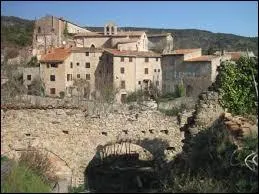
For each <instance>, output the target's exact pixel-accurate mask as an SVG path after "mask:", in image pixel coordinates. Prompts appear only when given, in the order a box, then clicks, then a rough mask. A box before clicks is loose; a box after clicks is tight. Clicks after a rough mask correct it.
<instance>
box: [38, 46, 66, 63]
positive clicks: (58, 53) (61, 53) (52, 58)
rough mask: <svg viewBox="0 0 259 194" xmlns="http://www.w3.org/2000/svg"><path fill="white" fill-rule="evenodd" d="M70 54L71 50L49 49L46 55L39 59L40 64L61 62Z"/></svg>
mask: <svg viewBox="0 0 259 194" xmlns="http://www.w3.org/2000/svg"><path fill="white" fill-rule="evenodd" d="M70 53H71V48H54V49H52V50H51V49H50V50H49V51H48V53H47V54H45V55H43V56H42V57H41V59H40V62H63V61H64V60H65V59H66V58H67V57H68V56H69V55H70Z"/></svg>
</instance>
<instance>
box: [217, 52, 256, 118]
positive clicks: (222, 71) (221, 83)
mask: <svg viewBox="0 0 259 194" xmlns="http://www.w3.org/2000/svg"><path fill="white" fill-rule="evenodd" d="M257 66H258V61H255V60H254V59H253V58H248V57H241V58H240V59H239V60H238V61H237V62H236V63H233V62H228V61H225V62H223V63H222V64H221V66H220V67H219V74H218V76H217V80H216V85H217V88H218V90H219V93H220V94H221V96H222V99H221V101H220V103H221V104H222V106H223V107H225V108H228V109H229V111H230V112H231V113H233V114H240V115H246V114H256V113H257V107H256V103H255V102H256V101H257V97H256V90H255V87H254V80H253V74H254V79H255V82H257V83H258V71H257Z"/></svg>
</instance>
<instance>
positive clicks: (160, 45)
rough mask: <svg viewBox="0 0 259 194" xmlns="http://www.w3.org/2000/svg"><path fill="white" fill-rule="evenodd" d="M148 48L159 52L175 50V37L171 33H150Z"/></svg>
mask: <svg viewBox="0 0 259 194" xmlns="http://www.w3.org/2000/svg"><path fill="white" fill-rule="evenodd" d="M147 38H148V49H149V50H152V51H155V52H158V53H170V52H171V51H173V45H174V39H173V36H172V35H171V33H165V34H148V35H147Z"/></svg>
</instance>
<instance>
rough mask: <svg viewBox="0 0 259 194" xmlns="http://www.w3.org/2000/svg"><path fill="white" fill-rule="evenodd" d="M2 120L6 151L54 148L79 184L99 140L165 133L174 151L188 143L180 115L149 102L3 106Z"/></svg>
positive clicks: (3, 150) (12, 153) (163, 136)
mask: <svg viewBox="0 0 259 194" xmlns="http://www.w3.org/2000/svg"><path fill="white" fill-rule="evenodd" d="M106 113H107V112H106ZM1 124H2V127H1V153H2V154H6V155H7V156H9V157H15V156H17V153H18V152H19V150H25V149H26V148H28V146H29V145H30V146H32V147H36V148H38V149H44V150H48V151H50V152H51V153H53V154H54V155H56V156H57V157H58V158H60V159H61V160H62V161H64V162H65V164H67V166H68V168H69V169H71V172H72V185H74V186H75V185H78V184H81V183H82V182H83V181H84V171H85V169H86V167H87V165H88V163H89V162H90V161H91V160H92V158H93V157H94V155H95V154H96V151H97V150H96V148H97V146H98V145H105V144H107V143H108V142H116V141H117V140H120V139H132V140H141V139H146V138H147V139H156V138H159V139H160V138H161V139H163V140H166V141H168V146H169V147H171V148H174V149H173V150H174V154H176V153H179V152H181V149H182V142H181V140H182V135H181V132H180V130H179V127H178V125H177V119H176V118H175V117H168V116H165V115H163V114H162V113H160V112H158V111H156V110H149V109H147V108H145V109H143V108H139V109H137V108H132V106H131V108H130V110H129V107H128V106H124V108H114V107H113V108H112V109H109V113H107V114H90V113H89V112H88V111H87V108H86V109H84V108H82V109H79V108H74V109H72V108H62V109H58V108H52V109H49V108H47V107H44V108H42V109H40V107H38V108H37V107H34V108H33V109H26V108H25V107H22V108H21V109H17V110H15V109H13V108H12V107H11V108H10V107H9V108H8V107H2V109H1ZM157 146H158V145H153V148H154V149H157ZM164 149H166V148H164ZM174 154H173V155H174Z"/></svg>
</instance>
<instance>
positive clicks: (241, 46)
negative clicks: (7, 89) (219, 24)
mask: <svg viewBox="0 0 259 194" xmlns="http://www.w3.org/2000/svg"><path fill="white" fill-rule="evenodd" d="M33 23H34V22H33V21H31V20H26V19H21V18H18V17H13V16H1V35H2V36H1V45H2V47H5V46H10V45H12V46H29V45H31V44H32V34H33ZM87 29H89V30H91V31H103V27H87ZM119 30H124V31H128V30H144V31H146V32H147V33H150V34H156V33H161V32H165V33H167V32H169V33H172V35H173V36H174V46H175V48H197V47H201V48H202V49H203V51H204V53H205V54H206V53H207V52H208V50H209V49H210V50H211V49H213V50H216V49H220V48H224V49H225V50H229V51H239V50H246V49H249V50H251V51H253V52H254V54H255V55H258V37H254V38H249V37H243V36H237V35H234V34H224V33H212V32H209V31H204V30H196V29H182V30H179V29H159V28H135V27H121V28H119Z"/></svg>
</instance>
